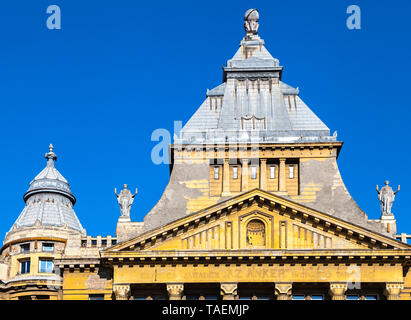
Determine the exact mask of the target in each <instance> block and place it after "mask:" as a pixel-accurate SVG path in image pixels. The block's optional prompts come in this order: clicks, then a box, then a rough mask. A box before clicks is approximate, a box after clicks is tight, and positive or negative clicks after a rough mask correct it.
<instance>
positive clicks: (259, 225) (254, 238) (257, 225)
mask: <svg viewBox="0 0 411 320" xmlns="http://www.w3.org/2000/svg"><path fill="white" fill-rule="evenodd" d="M247 245H249V246H265V225H264V223H263V222H262V221H261V220H258V219H253V220H251V221H250V222H249V223H248V224H247Z"/></svg>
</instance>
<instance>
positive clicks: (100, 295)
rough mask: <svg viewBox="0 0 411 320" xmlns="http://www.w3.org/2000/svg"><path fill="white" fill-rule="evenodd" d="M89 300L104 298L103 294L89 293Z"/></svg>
mask: <svg viewBox="0 0 411 320" xmlns="http://www.w3.org/2000/svg"><path fill="white" fill-rule="evenodd" d="M88 299H89V300H104V294H89V295H88Z"/></svg>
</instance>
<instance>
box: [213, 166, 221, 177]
mask: <svg viewBox="0 0 411 320" xmlns="http://www.w3.org/2000/svg"><path fill="white" fill-rule="evenodd" d="M219 169H220V168H219V167H214V180H218V179H219V176H220V170H219Z"/></svg>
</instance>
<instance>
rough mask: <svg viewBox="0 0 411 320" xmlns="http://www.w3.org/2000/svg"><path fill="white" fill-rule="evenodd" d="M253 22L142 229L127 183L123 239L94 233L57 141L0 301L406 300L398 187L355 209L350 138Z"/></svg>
mask: <svg viewBox="0 0 411 320" xmlns="http://www.w3.org/2000/svg"><path fill="white" fill-rule="evenodd" d="M258 19H259V16H258V11H257V10H254V9H252V10H248V11H247V13H246V15H245V23H244V29H245V37H244V39H243V40H242V41H241V43H240V48H239V49H238V51H237V52H236V54H235V55H234V57H233V58H232V59H230V60H228V61H227V65H226V66H225V67H224V72H223V83H222V84H221V85H219V86H217V87H216V88H214V89H212V90H209V91H207V96H206V100H205V101H204V103H203V104H202V105H201V106H200V108H199V109H198V110H197V111H196V112H195V113H194V115H193V117H192V118H191V119H190V120H189V121H188V122H187V124H186V125H185V126H184V128H183V129H182V130H181V131H180V132H179V133H178V134H177V135H176V136H175V139H174V143H173V144H172V145H171V146H170V148H169V154H170V159H171V163H170V169H171V170H170V172H171V176H170V181H169V184H168V185H167V187H166V189H165V191H164V193H163V195H162V197H161V198H160V200H159V202H158V203H157V204H156V205H155V206H154V208H153V209H152V210H151V211H150V212H148V213H147V215H146V216H145V218H144V221H140V222H132V221H131V218H130V207H131V204H132V201H133V198H134V195H133V194H131V192H130V191H128V190H127V186H125V189H124V190H122V191H121V192H120V193H119V194H117V199H118V202H119V204H120V208H121V212H122V214H121V216H120V218H119V221H118V223H117V229H116V236H115V237H110V236H109V237H101V236H97V237H91V236H87V234H86V232H85V230H84V229H83V227H82V225H81V223H80V221H79V220H78V219H77V216H76V214H75V212H74V210H73V206H74V204H75V201H76V199H75V197H74V195H73V194H72V192H71V189H70V186H69V184H68V182H67V180H66V179H65V178H64V177H63V176H62V175H61V174H60V173H59V172H58V170H57V169H56V168H55V161H56V159H57V156H56V154H55V153H54V152H53V147H52V146H50V151H49V152H48V153H47V154H46V159H47V166H46V168H45V169H44V170H43V171H41V172H40V174H39V175H38V176H37V177H36V178H35V179H34V180H33V181H32V182H31V184H30V188H29V190H28V191H27V192H26V194H25V195H24V201H25V203H26V206H25V208H24V210H23V211H22V213H21V214H20V216H19V217H18V219H17V220H16V222H15V224H14V225H13V226H12V228H11V230H10V231H9V232H8V233H7V234H6V237H5V240H4V244H3V246H2V247H1V249H0V299H12V300H16V299H64V300H69V299H73V300H88V299H106V300H110V299H117V300H125V299H148V300H151V299H153V300H156V299H170V300H173V299H174V300H175V299H187V300H188V299H205V300H207V299H210V300H213V299H279V300H287V299H306V300H310V299H324V300H328V299H333V300H344V299H360V300H362V299H389V300H395V299H402V300H410V298H411V275H410V273H409V266H410V256H411V247H410V246H409V245H408V244H407V243H406V242H407V238H409V237H410V236H408V235H406V234H402V235H397V230H396V221H395V218H394V215H393V213H392V212H391V206H392V203H393V201H394V195H395V192H393V191H392V189H391V188H390V187H389V185H388V183H386V185H385V186H384V187H383V188H382V189H381V190H379V189H378V188H377V191H378V194H379V200H380V203H381V219H378V220H370V219H368V217H367V215H366V214H365V213H364V212H363V211H362V210H361V209H360V208H359V207H358V206H357V204H356V203H355V201H354V200H353V199H352V198H351V196H350V194H349V192H348V191H347V189H346V187H345V185H344V182H343V180H342V178H341V175H340V173H339V170H338V166H337V158H338V156H339V154H340V151H341V148H342V145H343V143H342V142H341V141H338V140H337V136H336V134H334V135H330V130H329V129H328V127H327V126H326V125H325V124H324V123H323V122H322V121H321V120H320V119H319V118H318V117H317V116H316V115H315V114H314V113H313V112H312V111H311V110H310V109H309V108H308V106H307V105H306V104H305V103H304V102H303V101H302V100H301V98H300V96H299V90H298V89H295V88H293V87H291V86H289V85H287V84H285V83H284V82H282V73H283V67H282V66H280V64H279V61H278V60H277V59H275V58H273V57H272V56H271V54H270V53H269V52H268V51H267V49H266V48H265V43H264V40H262V39H261V38H260V37H259V35H258V27H259V25H258ZM399 240H401V241H399Z"/></svg>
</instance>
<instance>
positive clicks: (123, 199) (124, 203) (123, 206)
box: [114, 184, 137, 218]
mask: <svg viewBox="0 0 411 320" xmlns="http://www.w3.org/2000/svg"><path fill="white" fill-rule="evenodd" d="M123 187H124V189H123V190H121V191H120V193H119V194H117V189H116V188H114V194H115V195H116V196H117V202H118V204H119V206H120V211H121V216H122V217H127V218H128V217H130V209H131V205H132V204H133V201H134V197H135V196H136V194H137V188H136V193H135V194H132V193H131V192H130V190H128V189H127V187H128V186H127V184H125V185H124V186H123Z"/></svg>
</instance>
